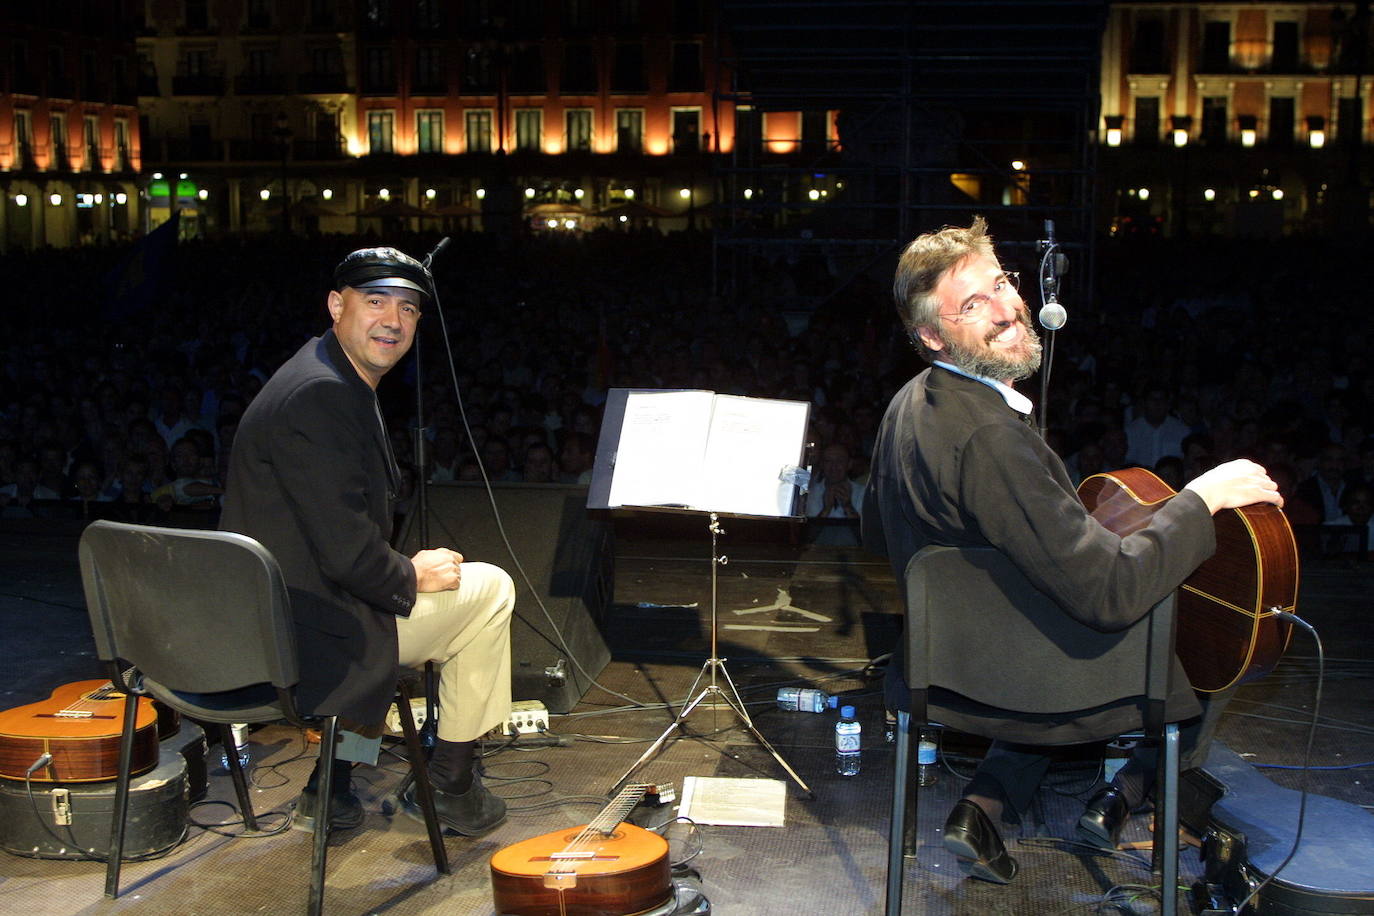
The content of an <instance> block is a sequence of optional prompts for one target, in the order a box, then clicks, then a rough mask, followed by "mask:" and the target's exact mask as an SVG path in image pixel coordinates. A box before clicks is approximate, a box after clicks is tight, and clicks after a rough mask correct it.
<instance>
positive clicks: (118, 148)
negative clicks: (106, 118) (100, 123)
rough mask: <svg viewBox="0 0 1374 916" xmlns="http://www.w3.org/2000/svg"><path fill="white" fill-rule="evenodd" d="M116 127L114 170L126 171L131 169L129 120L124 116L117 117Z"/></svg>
mask: <svg viewBox="0 0 1374 916" xmlns="http://www.w3.org/2000/svg"><path fill="white" fill-rule="evenodd" d="M114 129H115V133H114V137H115V163H114V170H115V171H116V172H126V171H128V170H129V122H128V121H126V120H124V119H123V118H115V122H114Z"/></svg>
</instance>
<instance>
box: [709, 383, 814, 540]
mask: <svg viewBox="0 0 1374 916" xmlns="http://www.w3.org/2000/svg"><path fill="white" fill-rule="evenodd" d="M809 408H810V405H809V404H808V403H807V402H806V401H780V400H775V399H772V398H746V397H739V396H736V395H729V394H719V395H716V399H715V410H714V411H713V412H712V414H711V433H710V437H709V439H708V441H707V445H706V457H705V460H704V462H703V463H702V480H703V485H702V486H703V494H704V495H703V502H702V505H701V507H700V508H703V509H708V510H710V511H712V512H735V513H739V514H742V515H771V516H783V515H790V514H791V509H792V494H793V491H794V487H793V486H792V485H791V484H790V483H784V482H782V481H781V480H779V479H778V475H779V473H781V471H782V469H783V468H784V467H788V466H795V465H796V464H797V462H798V461H799V460H801V456H802V442H803V441H804V440H805V438H806V418H807V412H808V410H809Z"/></svg>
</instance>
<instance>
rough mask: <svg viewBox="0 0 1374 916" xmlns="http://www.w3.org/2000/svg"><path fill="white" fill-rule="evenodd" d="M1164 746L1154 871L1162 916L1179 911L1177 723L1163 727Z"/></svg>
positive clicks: (1156, 818) (1156, 813)
mask: <svg viewBox="0 0 1374 916" xmlns="http://www.w3.org/2000/svg"><path fill="white" fill-rule="evenodd" d="M1163 744H1164V746H1163V748H1162V749H1161V750H1162V751H1163V753H1162V754H1160V759H1159V767H1160V770H1159V776H1158V777H1157V782H1158V784H1159V787H1160V789H1161V791H1160V792H1159V794H1158V796H1157V797H1158V798H1159V800H1160V805H1159V809H1158V810H1157V811H1156V812H1155V835H1154V850H1153V853H1152V857H1153V859H1154V862H1153V865H1152V868H1151V871H1152V872H1155V873H1156V874H1158V875H1159V878H1160V884H1159V899H1160V907H1159V912H1160V916H1176V914H1177V913H1178V782H1179V735H1178V725H1176V724H1174V723H1172V722H1171V723H1169V724H1168V725H1166V726H1164V742H1163Z"/></svg>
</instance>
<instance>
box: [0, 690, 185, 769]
mask: <svg viewBox="0 0 1374 916" xmlns="http://www.w3.org/2000/svg"><path fill="white" fill-rule="evenodd" d="M125 699H126V696H125V694H123V693H121V692H120V691H118V690H116V689H115V688H114V685H113V684H111V683H110V682H109V681H73V682H72V683H70V684H64V685H63V686H61V687H58V688H57V689H56V690H54V691H53V692H52V694H51V695H50V696H49V697H48V698H47V699H46V700H39V701H38V702H37V703H29V704H28V705H26V706H16V707H14V708H13V709H7V710H5V711H4V712H2V713H0V777H4V778H6V779H24V778H25V775H26V774H27V773H28V770H29V767H31V766H33V764H34V762H35V761H36V760H38V758H40V757H41V756H42V755H43V754H45V753H47V754H51V755H52V762H51V763H49V764H48V765H47V766H45V767H41V768H40V769H38V770H35V771H34V773H33V775H32V776H31V777H29V778H31V779H32V780H33V781H34V782H98V781H100V780H104V779H114V778H115V777H116V776H118V775H119V739H120V736H121V734H122V733H123V730H124V700H125ZM134 727H135V728H134V757H133V769H132V771H131V772H133V773H142V772H145V771H147V770H151V769H152V768H153V767H154V766H156V765H157V760H158V714H157V710H156V709H154V707H153V701H152V700H151V699H149V698H148V697H140V698H139V700H138V712H137V715H136V716H135V718H134Z"/></svg>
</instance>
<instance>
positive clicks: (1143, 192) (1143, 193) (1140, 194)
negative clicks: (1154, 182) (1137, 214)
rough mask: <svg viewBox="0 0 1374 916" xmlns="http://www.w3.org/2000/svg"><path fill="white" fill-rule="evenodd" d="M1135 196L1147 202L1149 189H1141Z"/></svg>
mask: <svg viewBox="0 0 1374 916" xmlns="http://www.w3.org/2000/svg"><path fill="white" fill-rule="evenodd" d="M1135 196H1136V197H1139V198H1140V199H1141V200H1149V199H1150V189H1149V188H1141V189H1140V190H1139V191H1136V192H1135Z"/></svg>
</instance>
